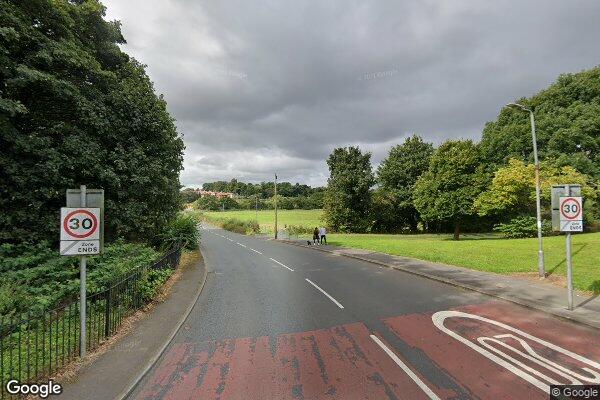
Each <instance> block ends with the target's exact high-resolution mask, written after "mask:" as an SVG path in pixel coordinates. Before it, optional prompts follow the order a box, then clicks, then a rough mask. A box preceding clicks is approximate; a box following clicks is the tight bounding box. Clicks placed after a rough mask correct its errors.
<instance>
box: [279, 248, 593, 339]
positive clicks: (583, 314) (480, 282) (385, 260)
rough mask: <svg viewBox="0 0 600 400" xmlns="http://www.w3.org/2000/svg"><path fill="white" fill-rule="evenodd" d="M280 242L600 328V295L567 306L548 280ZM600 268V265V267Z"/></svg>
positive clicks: (576, 298)
mask: <svg viewBox="0 0 600 400" xmlns="http://www.w3.org/2000/svg"><path fill="white" fill-rule="evenodd" d="M279 241H280V242H284V243H288V244H292V245H295V246H301V247H305V248H308V249H311V250H316V251H324V252H328V253H332V254H336V255H339V256H344V257H349V258H354V259H358V260H362V261H367V262H369V263H373V264H377V265H381V266H384V267H388V268H393V269H397V270H399V271H404V272H408V273H411V274H415V275H419V276H422V277H425V278H428V279H433V280H436V281H440V282H444V283H447V284H450V285H453V286H458V287H462V288H465V289H469V290H473V291H476V292H479V293H483V294H487V295H490V296H493V297H497V298H500V299H503V300H507V301H510V302H512V303H516V304H519V305H522V306H525V307H529V308H533V309H536V310H540V311H544V312H546V313H549V314H552V315H554V316H557V317H561V318H566V319H569V320H571V321H575V322H578V323H581V324H584V325H588V326H591V327H594V328H598V329H600V296H599V295H590V294H584V293H579V292H577V291H575V292H574V296H573V308H574V309H573V310H572V311H570V310H568V309H567V289H565V288H561V287H557V286H553V285H550V284H547V283H542V282H540V283H536V282H532V281H529V280H524V279H519V278H516V277H511V276H506V275H500V274H494V273H490V272H482V271H475V270H472V269H468V268H462V267H456V266H451V265H446V264H438V263H433V262H428V261H422V260H417V259H414V258H408V257H400V256H394V255H390V254H384V253H378V252H374V251H369V250H361V249H351V248H345V247H338V246H331V245H312V246H307V245H306V240H289V239H288V240H279ZM599 267H600V266H599Z"/></svg>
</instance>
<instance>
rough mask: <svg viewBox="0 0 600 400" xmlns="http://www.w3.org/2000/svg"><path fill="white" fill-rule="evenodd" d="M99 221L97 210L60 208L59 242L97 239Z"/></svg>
mask: <svg viewBox="0 0 600 400" xmlns="http://www.w3.org/2000/svg"><path fill="white" fill-rule="evenodd" d="M99 220H100V209H99V208H68V207H64V208H61V221H62V223H61V231H60V240H97V239H99V238H100V229H99V226H100V224H99Z"/></svg>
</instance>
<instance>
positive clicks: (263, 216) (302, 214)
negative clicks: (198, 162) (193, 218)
mask: <svg viewBox="0 0 600 400" xmlns="http://www.w3.org/2000/svg"><path fill="white" fill-rule="evenodd" d="M322 213H323V211H322V210H278V211H277V224H278V225H279V229H283V227H284V226H285V225H297V226H308V227H312V228H314V227H315V226H319V225H321V224H322V223H323V222H322V221H321V215H322ZM203 214H204V215H206V216H207V217H208V218H210V219H213V220H218V219H225V218H237V219H240V220H242V221H250V220H258V223H259V225H260V230H261V232H265V233H270V232H273V228H274V225H275V211H274V210H259V211H258V218H257V213H256V211H254V210H241V211H208V212H204V213H203Z"/></svg>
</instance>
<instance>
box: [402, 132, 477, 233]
mask: <svg viewBox="0 0 600 400" xmlns="http://www.w3.org/2000/svg"><path fill="white" fill-rule="evenodd" d="M484 184H485V176H484V174H483V172H482V170H481V164H480V158H479V152H478V150H477V146H476V145H475V144H474V143H473V142H472V141H470V140H449V141H446V142H444V144H442V145H441V146H440V147H439V148H438V149H437V150H436V151H435V152H434V153H433V155H432V156H431V161H430V163H429V168H428V169H427V171H426V172H425V173H423V175H421V176H420V177H419V179H418V180H417V182H416V183H415V186H414V192H413V196H414V204H415V207H416V208H417V210H419V212H420V213H421V217H422V218H423V219H424V220H425V221H448V222H451V223H452V224H453V225H454V238H455V239H457V240H458V238H459V235H460V226H461V224H462V223H464V222H465V221H466V220H468V219H469V218H471V217H472V216H474V214H475V212H474V210H473V202H474V201H475V198H476V197H477V195H479V193H481V191H482V189H483V187H484V186H483V185H484Z"/></svg>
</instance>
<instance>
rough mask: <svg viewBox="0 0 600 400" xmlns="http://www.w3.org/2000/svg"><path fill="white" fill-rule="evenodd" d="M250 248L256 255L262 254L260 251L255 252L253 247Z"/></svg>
mask: <svg viewBox="0 0 600 400" xmlns="http://www.w3.org/2000/svg"><path fill="white" fill-rule="evenodd" d="M248 248H249V249H250V250H252V251H253V252H255V253H258V254H262V253H261V252H260V251H258V250H254V249H253V248H252V247H248Z"/></svg>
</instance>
